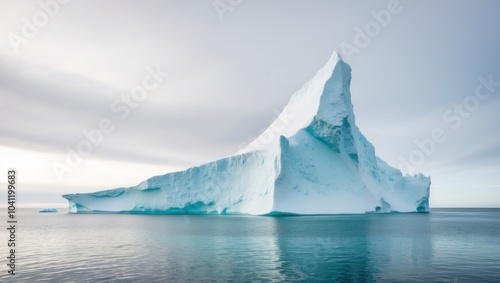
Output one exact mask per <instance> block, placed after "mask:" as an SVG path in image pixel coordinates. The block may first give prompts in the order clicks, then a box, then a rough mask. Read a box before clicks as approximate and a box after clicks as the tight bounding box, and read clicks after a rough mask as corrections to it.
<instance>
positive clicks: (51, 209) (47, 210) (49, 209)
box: [39, 208, 58, 213]
mask: <svg viewBox="0 0 500 283" xmlns="http://www.w3.org/2000/svg"><path fill="white" fill-rule="evenodd" d="M39 212H42V213H56V212H58V211H57V209H55V208H42V209H41V210H40V211H39Z"/></svg>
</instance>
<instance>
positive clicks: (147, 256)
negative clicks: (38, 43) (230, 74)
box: [0, 209, 500, 283]
mask: <svg viewBox="0 0 500 283" xmlns="http://www.w3.org/2000/svg"><path fill="white" fill-rule="evenodd" d="M2 214H5V215H6V214H7V213H6V212H5V213H2ZM2 219H3V221H2V222H3V223H2V224H0V227H1V226H5V228H3V227H2V229H1V232H0V245H1V249H0V252H1V254H0V258H1V260H0V261H1V262H2V264H1V265H0V266H1V267H0V282H65V283H67V282H500V209H432V211H431V213H427V214H365V215H328V216H277V217H271V216H266V217H257V216H228V215H223V216H214V215H207V216H202V215H196V216H195V215H137V214H67V213H66V212H65V211H60V212H59V213H38V209H18V211H17V220H18V223H16V225H17V226H16V248H15V249H16V251H15V257H16V258H15V259H16V261H15V275H11V274H9V273H7V271H8V270H10V268H9V266H8V265H7V264H8V261H9V259H7V257H8V256H9V249H10V248H7V243H8V242H7V240H8V237H9V231H8V230H7V229H6V228H8V227H9V226H8V224H7V217H3V218H2Z"/></svg>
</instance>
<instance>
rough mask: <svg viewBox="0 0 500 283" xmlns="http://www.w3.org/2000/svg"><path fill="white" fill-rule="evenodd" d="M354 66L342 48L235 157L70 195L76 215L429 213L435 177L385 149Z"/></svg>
mask: <svg viewBox="0 0 500 283" xmlns="http://www.w3.org/2000/svg"><path fill="white" fill-rule="evenodd" d="M350 81H351V68H350V67H349V65H347V64H346V63H344V62H343V61H342V59H341V58H340V56H339V55H338V54H337V53H334V54H333V55H332V57H331V58H330V60H329V61H328V63H327V64H326V65H325V66H324V67H323V68H322V69H321V70H319V71H318V73H317V74H316V75H315V76H314V78H312V79H311V80H310V81H309V82H308V83H306V84H305V85H304V86H303V87H302V88H301V89H300V90H299V91H297V92H296V93H295V94H294V95H293V96H292V98H291V99H290V102H289V103H288V104H287V106H285V108H284V109H283V111H282V113H281V114H280V116H279V117H278V118H277V119H276V121H275V122H274V123H273V124H271V125H270V126H269V128H268V129H267V130H266V131H264V133H263V134H262V135H261V136H260V137H258V138H257V139H256V140H255V141H254V142H252V143H251V144H249V145H248V146H247V147H246V148H244V149H243V150H241V151H240V152H238V153H237V154H235V155H233V156H229V157H227V158H223V159H220V160H217V161H214V162H210V163H207V164H204V165H201V166H198V167H193V168H190V169H187V170H185V171H182V172H174V173H168V174H165V175H162V176H155V177H152V178H150V179H148V180H146V181H143V182H142V183H140V184H139V185H137V186H134V187H130V188H117V189H112V190H106V191H99V192H95V193H86V194H68V195H64V196H63V197H64V198H66V199H67V200H68V201H69V210H68V211H69V212H70V213H92V212H127V213H166V214H178V213H188V214H253V215H266V214H271V215H272V214H339V213H367V212H428V211H429V189H430V178H428V177H424V176H423V175H422V174H418V175H414V176H408V175H406V176H403V175H402V173H401V172H400V171H399V170H398V169H396V168H393V167H391V166H389V165H388V164H387V163H385V162H384V161H382V160H381V159H379V158H378V157H377V156H376V155H375V150H374V148H373V146H372V144H371V143H370V142H368V141H367V139H366V138H365V137H364V136H363V135H362V134H361V132H360V131H359V129H358V127H357V126H356V124H355V118H354V112H353V106H352V104H351V94H350V90H349V86H350Z"/></svg>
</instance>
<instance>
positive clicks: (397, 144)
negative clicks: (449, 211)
mask: <svg viewBox="0 0 500 283" xmlns="http://www.w3.org/2000/svg"><path fill="white" fill-rule="evenodd" d="M221 2H223V3H229V2H227V1H224V0H221ZM40 3H59V2H51V1H49V0H41V1H40V2H39V1H23V2H19V1H1V2H0V21H1V24H0V34H2V35H3V36H1V37H0V158H1V159H2V162H1V163H2V164H1V166H2V168H1V170H4V171H5V170H6V168H8V167H12V166H15V167H17V168H18V169H19V170H20V172H23V171H24V172H25V173H24V174H25V175H24V176H25V177H26V178H25V179H24V180H23V182H24V183H25V187H26V192H28V194H27V196H26V198H25V199H24V200H25V201H26V202H61V201H62V199H61V198H59V197H58V195H59V194H60V193H71V192H81V191H92V190H95V189H107V188H109V187H108V186H110V187H119V186H125V185H133V184H135V183H139V182H140V181H142V179H145V178H147V177H149V176H151V175H155V174H161V173H166V172H168V171H172V170H180V169H183V168H187V167H189V166H194V165H198V164H201V163H204V162H207V161H211V160H213V159H218V158H222V157H225V156H228V155H231V154H233V153H234V152H236V151H238V149H240V147H241V146H242V145H243V144H244V143H249V142H251V141H252V138H254V137H257V136H258V135H259V134H260V133H261V132H262V131H263V130H264V129H265V128H266V127H267V126H268V125H269V124H270V123H271V122H272V120H273V119H274V118H276V116H277V113H278V112H279V111H281V109H282V108H283V107H284V105H285V104H286V103H287V101H288V99H289V98H290V96H291V94H292V93H293V92H295V91H296V90H298V89H299V88H300V87H301V86H302V85H303V84H304V83H306V82H307V81H308V80H309V79H310V78H311V77H312V76H313V75H314V74H315V72H316V71H317V70H318V69H319V68H321V67H322V66H323V65H324V64H325V63H326V61H327V60H328V58H329V56H330V55H331V54H332V52H333V51H334V50H340V51H341V52H342V51H343V56H344V58H345V59H346V60H348V62H349V63H350V64H351V66H352V69H353V73H352V75H353V78H352V89H351V91H352V95H353V98H352V99H353V104H354V107H355V113H356V119H357V124H358V126H359V128H360V129H361V131H362V132H363V133H364V134H365V135H366V136H367V138H368V139H369V140H370V141H371V142H372V143H373V144H374V146H375V148H376V151H377V154H378V155H379V156H380V157H381V158H382V159H384V160H386V161H388V163H389V164H391V165H393V166H396V167H398V166H400V163H401V160H400V158H401V157H402V158H405V159H408V158H409V157H410V155H411V153H412V152H413V151H415V150H418V147H417V145H416V144H415V140H419V141H422V140H425V139H428V138H431V137H432V131H433V130H434V129H436V128H440V129H442V130H443V131H444V133H445V135H446V141H445V142H443V143H440V144H437V145H436V148H435V150H433V152H432V154H429V155H426V156H425V161H424V162H422V164H419V165H418V166H415V170H416V171H419V172H423V173H425V174H426V175H430V176H431V177H432V181H433V185H432V190H431V194H432V201H431V204H432V205H433V206H500V176H498V174H495V173H494V172H499V170H500V165H499V164H500V149H499V146H498V145H499V144H500V131H499V130H498V125H499V122H500V117H499V115H498V110H499V109H500V88H498V87H497V88H496V89H495V91H493V92H492V95H491V96H490V97H489V98H487V99H486V100H481V101H480V105H479V106H478V107H477V109H476V110H474V111H471V112H468V113H466V114H468V115H467V118H463V119H462V121H461V123H460V126H458V127H456V128H454V126H456V125H457V122H456V120H455V122H450V121H446V120H444V119H443V114H445V113H446V112H447V110H449V109H452V110H453V109H454V105H455V104H457V105H461V104H463V103H464V99H465V98H467V97H468V96H471V95H474V93H475V89H476V87H477V86H478V85H479V84H480V81H479V80H478V78H479V77H481V76H482V77H483V78H488V76H490V75H491V76H492V78H493V80H494V81H497V82H500V56H499V55H498V48H499V47H500V29H499V28H498V27H499V26H500V18H499V17H498V11H499V10H500V3H499V2H498V1H494V0H492V1H486V0H484V1H439V2H435V1H405V0H401V1H400V4H399V7H400V12H399V13H398V14H392V16H391V19H390V21H389V22H388V23H387V25H386V26H385V27H382V28H381V30H380V32H378V33H377V34H376V35H375V36H373V37H369V41H370V42H369V43H368V44H367V46H366V47H363V48H360V49H359V51H360V52H359V53H354V54H352V56H346V55H349V54H345V50H342V48H341V47H342V46H345V44H350V45H353V46H355V40H356V36H357V30H356V28H360V29H361V30H364V29H365V27H366V25H367V24H368V23H369V22H371V21H374V19H375V18H374V17H375V16H374V14H377V13H379V11H381V10H386V9H387V7H388V5H389V3H391V1H390V0H378V1H329V0H328V1H326V0H325V1H305V0H304V1H298V0H295V1H277V0H271V1H267V0H266V1H264V0H252V1H250V0H248V1H245V0H243V1H241V4H238V5H234V7H231V8H232V10H230V11H229V10H228V11H226V12H224V13H223V14H222V17H221V14H220V13H219V14H218V12H217V10H216V9H215V8H214V4H213V3H215V2H214V1H201V0H200V1H195V0H192V1H185V0H183V1H180V0H179V1H118V0H116V1H111V0H108V1H97V0H96V1H80V0H72V1H70V2H69V3H67V4H58V8H57V12H55V13H54V15H53V17H50V18H49V19H48V22H47V24H46V25H44V26H43V27H39V28H37V29H38V30H37V31H36V32H34V36H32V38H25V41H24V42H23V43H20V44H18V45H16V44H14V45H13V44H12V34H16V35H19V36H23V26H24V25H25V22H24V20H23V18H24V17H25V18H26V19H27V20H28V21H30V22H32V21H33V15H36V13H38V12H40V11H44V10H43V9H42V7H41V4H40ZM232 3H236V2H232ZM228 5H229V4H228ZM52 9H53V11H55V10H54V7H52ZM219 12H220V11H219ZM343 44H344V45H343ZM16 49H17V51H18V52H16ZM148 67H149V68H153V69H155V68H159V69H160V70H161V71H162V72H166V73H168V76H167V77H165V78H164V79H163V80H162V81H161V82H160V83H159V84H158V87H157V88H155V89H154V90H152V91H150V92H149V93H148V95H147V98H146V99H145V100H144V101H142V102H140V103H138V106H137V107H136V108H129V110H130V111H129V112H130V114H129V115H126V116H127V117H126V118H125V119H120V118H119V117H120V113H118V112H117V111H115V110H113V103H114V101H116V99H121V97H123V96H127V95H130V92H131V90H132V89H133V88H134V87H135V86H137V85H141V84H142V82H143V79H144V77H145V76H147V75H148V71H147V68H148ZM454 115H455V114H454ZM453 117H456V115H455V116H453ZM102 119H110V120H112V121H113V123H114V124H113V125H114V126H115V128H114V131H113V132H112V133H109V134H106V135H105V136H104V139H103V142H102V144H99V145H98V146H95V147H94V148H93V151H92V153H91V154H90V155H89V156H88V157H86V158H84V160H83V161H82V163H81V166H80V165H79V166H77V167H76V168H74V170H72V172H71V173H67V174H66V175H65V180H64V181H61V180H59V179H58V178H57V176H56V174H54V170H53V168H52V165H51V164H53V163H54V162H60V163H64V162H65V158H66V156H67V147H70V148H75V147H76V146H77V144H78V143H79V142H80V141H81V140H82V139H84V138H85V136H84V135H83V131H89V130H91V129H94V128H97V127H99V124H100V121H101V120H102ZM14 152H15V153H16V154H13V153H14ZM23 152H25V153H26V156H32V159H29V160H26V159H23V158H20V157H19V156H21V155H22V156H24V155H23ZM11 153H12V154H11ZM16 156H17V157H16ZM110 168H111V169H110ZM30 194H31V197H30ZM44 194H45V195H47V196H46V197H40V196H41V195H44ZM2 197H3V196H2Z"/></svg>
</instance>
